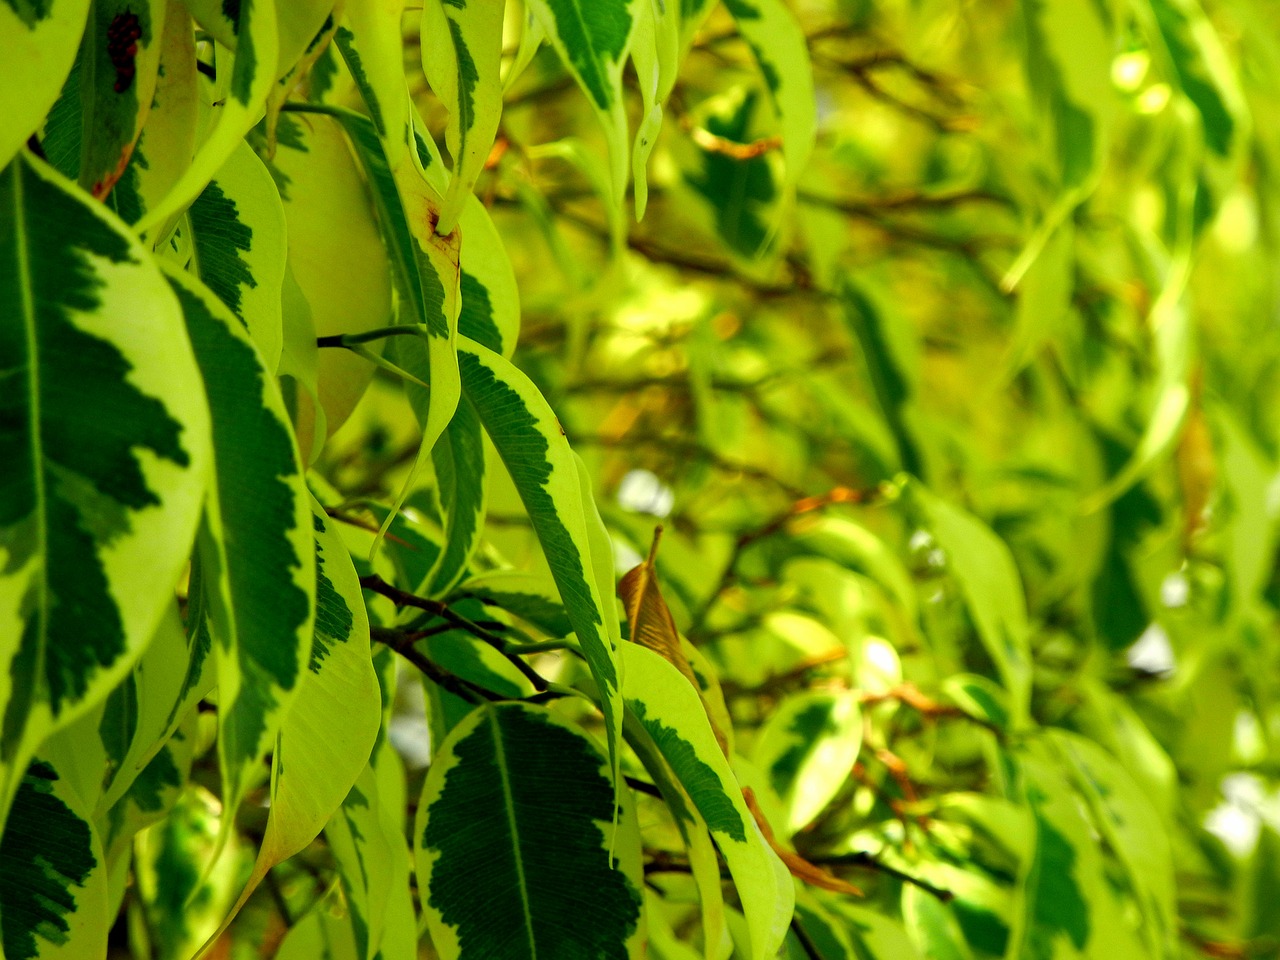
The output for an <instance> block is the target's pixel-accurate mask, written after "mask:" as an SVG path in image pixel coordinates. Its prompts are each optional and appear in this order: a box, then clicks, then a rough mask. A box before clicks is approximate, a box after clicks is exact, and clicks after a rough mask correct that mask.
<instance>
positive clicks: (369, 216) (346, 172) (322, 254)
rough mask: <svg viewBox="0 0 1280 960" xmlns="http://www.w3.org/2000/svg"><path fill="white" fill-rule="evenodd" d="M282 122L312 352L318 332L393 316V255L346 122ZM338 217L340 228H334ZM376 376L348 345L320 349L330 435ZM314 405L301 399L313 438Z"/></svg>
mask: <svg viewBox="0 0 1280 960" xmlns="http://www.w3.org/2000/svg"><path fill="white" fill-rule="evenodd" d="M281 122H282V124H288V125H289V126H291V127H292V128H293V131H294V132H293V135H292V136H291V137H289V138H288V139H287V140H282V141H281V142H280V144H279V145H278V148H277V150H276V154H275V158H274V160H273V167H274V169H275V170H276V171H277V173H278V174H280V175H282V176H283V178H284V181H285V182H284V183H283V184H282V186H281V191H280V192H281V198H282V200H283V201H284V213H285V220H286V222H287V224H288V230H287V233H288V249H289V254H288V264H289V271H290V272H291V273H292V275H293V278H294V280H295V281H296V285H297V292H298V293H299V295H300V296H301V298H302V301H303V303H305V305H306V308H307V312H308V314H309V316H310V319H311V332H310V337H309V339H310V343H309V344H300V348H305V347H306V346H308V345H309V346H310V349H311V350H315V346H314V341H315V338H316V337H317V336H321V337H329V336H335V335H338V334H359V333H365V332H367V331H369V330H373V329H377V328H379V327H385V326H387V325H389V324H390V323H391V322H392V320H393V318H394V313H393V307H392V279H391V269H392V267H391V260H390V258H389V257H388V254H387V247H386V244H385V243H384V242H383V239H382V232H381V230H380V229H379V225H378V221H377V220H376V219H375V216H374V209H375V207H374V199H373V196H372V192H371V190H370V188H369V186H368V185H367V184H366V182H365V180H364V177H363V176H362V173H361V166H360V163H359V161H358V160H357V158H356V157H355V156H354V155H353V153H352V150H351V146H350V144H349V143H348V140H347V137H346V135H345V134H344V132H343V129H342V126H341V125H340V124H339V123H338V121H336V120H334V119H333V118H332V117H327V116H324V115H322V114H304V113H289V114H285V115H284V117H283V118H282V121H281ZM335 223H341V224H342V225H343V226H342V230H341V231H336V230H333V229H331V227H332V225H333V224H335ZM291 319H295V320H296V317H295V318H291ZM282 372H283V371H282ZM373 374H374V366H373V365H372V364H371V363H369V362H368V361H367V360H365V359H364V358H363V357H359V356H357V355H356V354H354V353H351V352H350V351H348V350H342V349H333V348H326V349H323V350H320V351H318V356H317V357H316V370H315V377H316V389H317V392H318V393H319V399H320V405H321V407H322V408H323V412H324V420H325V423H324V428H325V432H326V434H328V435H332V434H333V433H334V432H335V431H336V430H337V429H338V428H339V427H341V426H342V424H343V423H345V422H346V420H347V418H348V417H349V416H350V414H351V411H352V410H354V409H355V406H356V404H357V403H359V401H360V398H361V397H362V396H363V395H364V392H365V390H366V388H367V387H368V385H369V383H370V381H371V380H372V379H373ZM294 376H295V377H296V378H298V379H301V376H300V375H299V373H298V372H295V374H294ZM310 406H311V402H310V400H309V399H307V400H305V401H303V400H300V401H299V408H298V409H299V413H298V420H297V423H298V433H299V435H300V436H301V437H302V438H304V440H305V439H306V438H310V437H311V436H312V421H311V417H309V416H308V411H309V408H310ZM303 446H304V448H305V447H306V446H307V443H305V442H304V443H303Z"/></svg>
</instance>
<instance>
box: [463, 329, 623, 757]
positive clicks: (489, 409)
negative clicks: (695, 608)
mask: <svg viewBox="0 0 1280 960" xmlns="http://www.w3.org/2000/svg"><path fill="white" fill-rule="evenodd" d="M459 340H460V343H459V349H458V362H459V364H460V366H461V370H462V382H463V389H464V391H465V394H466V400H467V402H468V403H470V404H471V405H472V406H473V407H474V408H475V411H476V413H477V414H478V415H479V417H480V422H481V424H483V425H484V429H485V432H486V433H488V434H489V439H491V440H492V441H493V445H494V447H495V448H496V449H497V451H498V455H499V457H501V458H502V462H503V464H504V465H505V466H506V468H507V472H508V473H510V475H511V479H512V480H513V481H514V483H515V486H516V489H517V491H518V492H519V494H520V499H521V501H522V502H523V503H524V507H525V510H527V511H528V513H529V520H530V522H531V523H532V525H533V529H534V532H535V533H536V534H537V537H538V541H539V542H540V543H541V544H542V549H543V551H544V553H545V554H546V557H547V563H548V565H549V566H550V567H551V574H552V576H553V577H554V578H555V581H556V586H557V588H558V589H559V591H560V596H561V598H562V599H563V601H564V607H565V612H566V613H567V614H568V616H569V621H570V622H571V623H572V624H573V629H574V633H576V634H577V637H578V643H579V644H580V645H581V646H582V652H583V655H584V656H585V657H586V659H587V664H588V665H589V666H590V668H591V674H592V676H594V677H595V679H596V683H597V684H599V689H600V699H601V706H602V709H603V711H604V720H605V730H606V732H607V735H608V741H609V750H610V755H611V756H612V757H613V758H614V763H615V770H616V769H617V766H616V765H617V762H618V761H617V757H618V753H617V737H618V731H619V729H620V728H621V726H622V698H621V690H620V676H619V673H620V671H619V668H618V659H617V658H618V650H617V646H616V641H615V640H614V635H615V634H616V632H617V625H616V616H615V614H614V611H613V604H612V597H610V603H609V605H608V606H606V605H605V602H604V599H603V598H602V597H601V596H600V590H599V587H598V585H597V583H596V576H595V568H594V566H593V561H592V551H591V545H590V541H589V539H588V533H587V523H586V514H585V512H584V511H585V508H586V505H585V504H584V503H583V494H582V489H581V487H580V485H579V480H578V469H577V466H576V464H575V462H574V455H573V451H572V450H571V449H570V448H569V441H568V440H567V439H566V438H565V435H564V431H563V430H562V429H561V428H560V424H559V421H557V420H556V418H555V414H553V413H552V412H551V408H550V407H549V406H548V405H547V401H546V400H545V399H544V398H543V396H542V394H541V393H539V392H538V389H537V387H535V386H534V385H533V383H532V381H530V380H529V378H528V377H527V376H525V375H524V374H523V373H521V372H520V371H519V370H518V369H517V368H516V367H515V366H513V365H512V364H511V363H509V362H508V361H506V360H504V359H503V358H502V357H501V356H500V355H498V354H496V353H494V352H493V351H491V350H488V349H486V348H485V347H482V346H480V345H479V344H477V343H475V342H473V341H471V340H468V339H467V338H466V337H461V338H459ZM610 620H612V621H613V623H612V624H610V622H609V621H610Z"/></svg>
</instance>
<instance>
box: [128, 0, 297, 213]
mask: <svg viewBox="0 0 1280 960" xmlns="http://www.w3.org/2000/svg"><path fill="white" fill-rule="evenodd" d="M188 7H190V8H191V11H192V15H193V16H194V17H195V18H196V21H197V22H198V23H199V24H200V25H201V26H202V27H204V28H205V29H206V30H208V31H209V33H211V34H212V35H213V36H214V37H215V38H218V37H221V38H222V42H220V43H218V44H216V45H215V48H214V69H215V72H216V75H217V80H216V81H214V84H215V87H214V90H213V91H212V92H210V93H209V94H208V97H209V102H210V107H209V111H210V117H209V121H208V125H207V127H206V132H205V134H204V139H203V140H202V141H201V142H200V143H199V144H198V145H197V147H196V151H195V155H194V156H193V157H192V158H191V161H190V162H189V163H187V164H185V165H183V170H182V173H181V175H180V176H179V177H178V180H177V182H176V183H175V184H174V185H173V186H172V187H170V189H169V191H168V193H166V194H165V196H164V198H163V199H161V200H159V201H157V202H156V204H155V205H154V206H152V207H149V208H148V209H147V211H146V212H145V213H144V214H143V216H142V218H141V219H140V220H139V222H138V224H137V229H138V232H139V233H156V232H161V233H163V232H167V231H163V230H162V229H161V228H163V227H164V226H165V225H166V224H167V223H169V221H170V219H171V218H172V217H173V216H174V215H176V214H178V213H180V212H181V211H182V210H183V209H185V208H186V207H187V206H188V205H189V204H190V203H191V201H193V200H194V199H195V198H196V197H197V196H198V195H199V193H200V191H201V190H203V189H204V187H205V185H206V184H207V183H208V182H209V181H210V180H211V179H213V177H214V175H215V174H216V173H217V172H218V170H219V169H221V167H222V165H223V164H224V163H226V161H227V159H228V158H229V157H230V156H231V154H232V153H233V152H234V151H235V149H236V147H237V146H239V144H240V143H241V141H242V139H243V138H244V135H245V134H246V133H248V131H249V130H250V129H251V128H252V127H253V125H254V124H256V123H257V122H258V120H259V119H260V118H261V116H262V111H263V108H264V105H265V104H266V102H267V97H268V96H269V95H270V94H271V90H272V87H273V86H274V85H275V79H276V52H277V43H278V39H277V32H276V8H275V5H274V4H273V3H271V2H270V0H240V2H239V3H237V4H235V5H234V6H232V5H226V4H223V3H221V2H220V0H189V2H188ZM192 66H194V64H192Z"/></svg>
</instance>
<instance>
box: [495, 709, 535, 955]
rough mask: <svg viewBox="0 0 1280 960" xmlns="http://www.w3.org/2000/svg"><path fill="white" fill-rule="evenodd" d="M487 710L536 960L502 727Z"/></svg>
mask: <svg viewBox="0 0 1280 960" xmlns="http://www.w3.org/2000/svg"><path fill="white" fill-rule="evenodd" d="M487 712H488V714H489V726H490V727H491V728H492V730H493V752H494V755H495V758H496V759H497V761H498V781H499V782H500V783H501V784H502V799H503V809H504V810H505V811H506V814H507V828H508V829H509V830H510V832H511V853H512V859H513V860H514V862H515V866H516V879H517V881H518V886H519V888H520V906H521V908H522V909H523V910H524V928H525V931H526V932H527V933H528V935H529V956H530V957H531V958H532V960H537V957H538V944H537V942H536V941H535V940H534V938H533V911H532V910H531V909H530V906H529V885H528V881H526V879H525V875H524V862H523V861H522V860H521V859H520V836H519V832H518V831H517V829H516V810H515V800H514V797H513V796H512V793H511V780H510V778H509V777H508V776H507V751H506V747H504V746H503V743H502V728H501V727H500V726H499V725H498V717H497V711H496V710H493V709H490V710H488V711H487Z"/></svg>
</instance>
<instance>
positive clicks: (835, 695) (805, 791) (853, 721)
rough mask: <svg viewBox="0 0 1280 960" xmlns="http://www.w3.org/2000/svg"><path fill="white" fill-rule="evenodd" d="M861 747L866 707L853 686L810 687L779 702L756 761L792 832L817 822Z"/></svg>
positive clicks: (784, 827) (756, 752)
mask: <svg viewBox="0 0 1280 960" xmlns="http://www.w3.org/2000/svg"><path fill="white" fill-rule="evenodd" d="M861 746H862V711H861V709H860V708H859V706H858V698H857V696H856V695H854V694H853V693H852V692H850V691H843V692H839V691H833V690H808V691H805V692H803V693H797V694H793V695H792V696H790V697H787V698H786V699H785V700H783V701H782V703H780V704H779V705H778V709H777V710H776V711H774V713H773V715H772V716H771V717H770V718H769V722H768V723H766V724H765V725H764V727H763V728H762V729H761V731H760V737H759V739H758V740H756V744H755V750H754V751H753V753H752V761H753V762H754V763H755V764H756V766H758V767H759V768H760V769H761V770H763V771H764V773H765V774H766V776H767V777H768V781H769V785H770V786H771V787H772V788H773V792H774V793H775V794H776V795H777V796H778V799H780V800H781V801H782V804H783V807H784V808H785V811H786V820H785V821H784V822H782V823H777V824H776V826H777V827H778V828H779V829H780V830H785V832H786V834H787V835H792V834H794V833H796V832H798V831H799V830H801V829H803V828H804V827H805V826H806V825H808V824H809V823H810V822H812V821H813V819H814V817H816V816H817V815H818V814H819V813H821V812H822V811H823V809H824V808H825V807H826V806H827V804H829V803H830V802H831V801H832V800H833V799H835V796H836V794H837V793H838V792H839V790H840V788H841V787H842V786H843V785H844V784H845V783H846V782H847V781H848V779H849V774H850V772H851V771H852V770H853V763H854V761H855V760H856V759H857V757H858V750H859V749H860V748H861Z"/></svg>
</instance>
